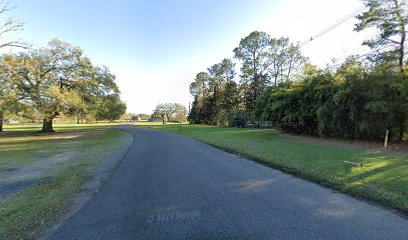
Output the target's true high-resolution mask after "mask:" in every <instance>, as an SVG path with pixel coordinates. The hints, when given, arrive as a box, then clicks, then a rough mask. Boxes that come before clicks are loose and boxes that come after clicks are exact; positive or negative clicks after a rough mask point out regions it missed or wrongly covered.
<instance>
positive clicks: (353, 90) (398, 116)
mask: <svg viewBox="0 0 408 240" xmlns="http://www.w3.org/2000/svg"><path fill="white" fill-rule="evenodd" d="M367 69H368V68H364V67H363V66H361V65H360V64H359V63H355V62H348V63H346V64H345V65H344V66H342V67H340V68H339V69H338V70H337V71H336V72H332V71H330V70H325V71H318V70H313V71H308V72H306V73H305V74H304V76H303V80H302V81H300V82H296V83H292V84H291V85H289V86H281V87H272V88H269V89H267V90H266V91H265V92H264V93H263V95H262V96H260V97H259V98H258V101H257V105H256V111H255V112H256V116H257V118H259V119H260V120H263V121H272V122H273V125H274V126H275V127H277V128H280V129H282V130H283V131H286V132H292V133H297V134H308V135H315V136H325V137H336V138H347V139H364V140H382V139H383V137H384V133H385V131H386V130H387V129H388V130H390V134H391V138H392V139H395V140H399V139H401V138H402V136H403V132H404V129H406V128H407V125H406V124H407V122H408V77H407V75H406V74H405V75H403V74H401V73H400V72H399V71H394V70H393V69H392V68H390V67H388V66H386V65H382V66H378V67H376V68H375V69H372V70H367Z"/></svg>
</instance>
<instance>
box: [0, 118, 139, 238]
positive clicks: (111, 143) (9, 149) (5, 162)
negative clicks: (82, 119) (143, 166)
mask: <svg viewBox="0 0 408 240" xmlns="http://www.w3.org/2000/svg"><path fill="white" fill-rule="evenodd" d="M110 127H112V125H108V124H95V125H90V124H82V125H77V124H61V125H59V124H57V125H56V128H55V129H56V130H57V131H58V133H53V134H46V135H45V134H39V133H37V131H38V129H41V128H42V126H41V125H40V124H37V125H31V126H30V125H28V126H20V127H17V126H9V125H6V126H5V132H4V133H0V196H1V197H0V238H1V239H37V238H39V237H40V236H42V235H43V234H44V233H46V232H47V230H49V228H50V227H52V225H53V224H55V223H56V222H58V221H59V220H60V219H61V217H62V216H63V215H64V214H65V213H67V212H68V211H69V210H70V209H71V208H72V207H74V205H75V204H74V203H75V202H74V201H75V200H76V197H77V196H78V195H77V194H80V193H81V192H84V191H94V190H96V189H84V184H86V183H89V182H90V181H93V180H95V179H98V180H97V181H100V180H104V177H105V178H106V177H107V176H105V175H104V176H99V174H100V172H99V171H100V170H101V169H102V168H104V166H108V165H109V164H112V163H115V162H117V161H119V160H118V158H119V157H120V156H121V154H123V153H124V152H125V151H126V150H127V147H128V146H129V142H130V140H131V136H130V134H129V133H126V132H123V131H119V130H115V129H109V128H110ZM111 167H112V166H110V168H111ZM99 177H101V178H99ZM95 186H98V183H96V185H95Z"/></svg>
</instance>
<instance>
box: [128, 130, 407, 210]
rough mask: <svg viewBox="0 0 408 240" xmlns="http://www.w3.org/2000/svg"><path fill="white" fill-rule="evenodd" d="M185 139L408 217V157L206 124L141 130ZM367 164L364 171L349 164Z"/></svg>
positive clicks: (369, 149) (272, 131)
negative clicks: (379, 205) (170, 133)
mask: <svg viewBox="0 0 408 240" xmlns="http://www.w3.org/2000/svg"><path fill="white" fill-rule="evenodd" d="M136 126H137V127H143V128H150V129H156V130H162V131H168V132H172V133H176V134H181V135H184V136H187V137H190V138H193V139H197V140H199V141H202V142H205V143H208V144H210V145H213V146H216V147H218V148H221V149H223V150H225V151H228V152H233V153H236V154H239V155H241V156H244V157H247V158H250V159H253V160H257V161H259V162H262V163H265V164H267V165H270V166H272V167H274V168H277V169H281V170H283V171H285V172H288V173H291V174H294V175H297V176H300V177H302V178H305V179H309V180H312V181H315V182H318V183H320V184H322V185H325V186H329V187H331V188H334V189H337V190H339V191H343V192H346V193H349V194H352V195H355V196H359V197H364V198H366V199H369V200H374V201H376V202H378V203H382V204H384V205H386V206H389V207H392V208H395V209H398V210H400V211H402V212H404V213H405V214H408V153H404V152H392V151H386V150H383V149H382V148H381V147H378V148H369V147H362V146H360V147H359V146H353V145H350V144H343V143H336V142H334V141H323V140H322V141H320V140H316V139H308V138H302V137H294V136H288V135H284V134H280V133H279V132H278V131H276V130H273V129H267V130H251V129H237V128H218V127H212V126H205V125H183V126H182V131H181V132H179V126H178V125H155V126H150V125H136ZM344 161H349V162H355V163H360V164H363V167H358V166H355V165H351V164H347V163H344Z"/></svg>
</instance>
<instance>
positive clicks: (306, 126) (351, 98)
mask: <svg viewBox="0 0 408 240" xmlns="http://www.w3.org/2000/svg"><path fill="white" fill-rule="evenodd" d="M364 3H365V5H366V11H365V12H364V13H362V14H361V15H359V16H358V17H357V18H358V20H359V22H358V24H357V25H356V28H355V31H362V30H364V29H366V28H370V27H375V28H376V29H377V31H378V35H377V36H376V37H375V38H373V39H370V40H368V41H366V42H364V43H363V44H364V45H366V46H368V47H370V48H371V49H372V50H373V51H372V52H370V53H369V54H366V55H363V56H351V57H350V58H348V59H347V60H346V61H345V62H344V63H343V64H341V65H340V66H334V67H327V68H326V69H318V68H317V67H316V66H313V65H311V64H310V63H309V60H308V58H307V57H305V56H303V55H302V53H301V51H300V46H299V45H298V44H294V43H291V42H290V40H289V39H288V38H272V37H271V36H270V35H268V34H267V33H264V32H257V31H255V32H252V33H251V34H249V35H248V36H247V37H245V38H243V39H241V41H240V43H239V46H238V47H237V48H235V49H234V50H233V53H234V58H235V59H236V60H238V61H239V64H240V75H239V81H237V80H236V72H235V63H234V62H233V60H232V59H224V60H222V61H221V62H220V63H218V64H215V65H213V66H211V67H209V68H208V69H207V71H206V72H200V73H198V74H197V75H196V77H195V79H194V81H193V82H192V83H191V84H190V93H191V95H192V96H193V98H194V101H193V104H192V108H191V110H190V113H189V120H190V122H191V123H204V124H213V125H222V126H233V127H244V126H247V125H248V124H252V125H253V124H255V123H256V122H257V121H269V122H272V125H273V126H274V127H276V128H279V129H281V130H283V131H288V132H294V133H298V134H309V135H317V136H329V137H339V138H350V139H369V140H379V139H381V138H383V136H384V132H385V130H386V129H388V130H391V136H392V137H393V138H394V139H396V140H400V139H402V137H403V136H404V132H405V131H406V129H407V124H408V106H407V105H408V88H407V82H408V80H407V79H408V77H407V57H406V41H407V38H406V33H407V30H406V29H407V23H408V6H407V3H406V1H400V0H366V1H364Z"/></svg>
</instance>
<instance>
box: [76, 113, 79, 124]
mask: <svg viewBox="0 0 408 240" xmlns="http://www.w3.org/2000/svg"><path fill="white" fill-rule="evenodd" d="M76 120H77V124H79V115H77V116H76Z"/></svg>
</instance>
